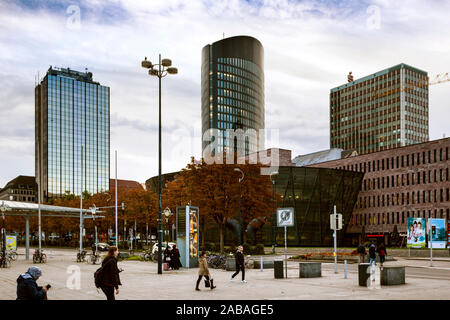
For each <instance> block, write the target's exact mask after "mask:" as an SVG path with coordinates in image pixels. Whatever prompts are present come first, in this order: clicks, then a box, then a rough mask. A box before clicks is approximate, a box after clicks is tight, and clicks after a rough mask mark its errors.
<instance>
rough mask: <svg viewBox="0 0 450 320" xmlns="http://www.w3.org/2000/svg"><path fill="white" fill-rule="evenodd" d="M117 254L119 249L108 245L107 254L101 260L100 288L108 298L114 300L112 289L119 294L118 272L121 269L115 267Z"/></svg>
mask: <svg viewBox="0 0 450 320" xmlns="http://www.w3.org/2000/svg"><path fill="white" fill-rule="evenodd" d="M118 255H119V250H118V249H117V247H115V246H112V247H109V250H108V255H107V256H106V258H105V259H104V260H103V262H102V268H103V271H102V285H101V286H100V288H101V289H102V291H103V293H104V294H105V295H106V298H107V299H108V300H115V299H116V298H115V296H114V289H116V294H119V286H121V285H122V283H120V277H119V273H120V272H121V270H119V268H118V267H117V256H118Z"/></svg>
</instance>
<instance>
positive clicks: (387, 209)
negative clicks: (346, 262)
mask: <svg viewBox="0 0 450 320" xmlns="http://www.w3.org/2000/svg"><path fill="white" fill-rule="evenodd" d="M449 148H450V138H444V139H440V140H434V141H430V142H425V143H420V144H415V145H411V146H406V147H401V148H396V149H391V150H385V151H380V152H375V153H370V154H365V155H360V156H356V157H350V158H346V159H340V160H333V161H328V162H323V163H318V164H314V165H311V166H310V167H318V168H333V169H346V170H353V171H358V172H365V175H364V180H363V183H362V185H361V190H360V192H359V195H358V201H357V203H356V205H355V207H354V209H353V215H352V218H351V220H350V224H349V225H348V226H347V230H346V232H347V236H349V238H351V239H352V242H353V243H356V242H357V241H359V240H361V238H362V237H361V235H362V234H365V235H366V237H364V238H370V237H369V236H370V235H371V236H373V237H383V238H384V240H385V242H386V243H387V244H389V243H390V242H391V236H392V232H393V230H394V226H397V229H398V232H399V233H400V234H402V233H403V234H404V233H406V227H407V218H408V217H424V218H430V217H433V218H445V219H449V217H450V212H449V211H450V199H449V197H450V195H449V188H450V180H449V166H450V154H449V153H450V152H449ZM364 240H365V239H364Z"/></svg>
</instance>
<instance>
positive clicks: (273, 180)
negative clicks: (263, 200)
mask: <svg viewBox="0 0 450 320" xmlns="http://www.w3.org/2000/svg"><path fill="white" fill-rule="evenodd" d="M272 175H278V171H275V172H272V173H271V174H270V180H272V203H273V213H272V254H274V253H275V245H276V231H275V230H276V226H275V224H276V211H275V210H276V209H275V179H273V178H272Z"/></svg>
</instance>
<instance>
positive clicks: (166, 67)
mask: <svg viewBox="0 0 450 320" xmlns="http://www.w3.org/2000/svg"><path fill="white" fill-rule="evenodd" d="M171 65H172V61H171V60H170V59H162V60H161V54H160V55H159V63H158V64H152V63H151V62H150V61H149V60H147V57H145V60H143V61H142V63H141V66H142V67H143V68H145V69H149V70H148V74H149V75H151V76H156V77H158V80H159V81H158V83H159V129H158V274H162V252H161V250H162V246H161V242H162V221H161V220H162V214H161V210H162V208H161V207H162V195H161V79H162V78H163V77H165V76H167V75H168V74H177V73H178V69H177V68H174V67H171ZM155 67H157V68H155Z"/></svg>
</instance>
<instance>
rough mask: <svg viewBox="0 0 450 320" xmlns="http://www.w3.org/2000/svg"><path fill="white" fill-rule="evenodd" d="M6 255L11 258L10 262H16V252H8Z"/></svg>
mask: <svg viewBox="0 0 450 320" xmlns="http://www.w3.org/2000/svg"><path fill="white" fill-rule="evenodd" d="M7 255H9V256H10V257H11V261H16V260H17V257H18V254H17V252H16V251H9V252H8V253H7Z"/></svg>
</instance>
